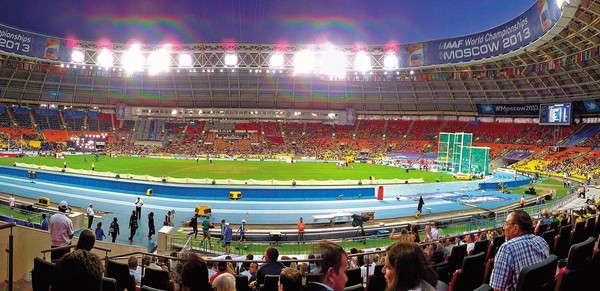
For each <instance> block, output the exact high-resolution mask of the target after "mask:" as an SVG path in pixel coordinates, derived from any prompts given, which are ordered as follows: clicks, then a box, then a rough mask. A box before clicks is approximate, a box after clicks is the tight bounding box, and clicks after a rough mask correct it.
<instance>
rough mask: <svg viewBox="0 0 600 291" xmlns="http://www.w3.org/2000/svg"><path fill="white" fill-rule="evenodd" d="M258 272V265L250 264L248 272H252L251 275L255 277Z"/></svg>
mask: <svg viewBox="0 0 600 291" xmlns="http://www.w3.org/2000/svg"><path fill="white" fill-rule="evenodd" d="M256 270H258V264H257V263H250V269H249V270H248V272H250V274H252V275H254V274H255V273H256Z"/></svg>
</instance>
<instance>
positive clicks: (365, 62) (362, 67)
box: [354, 51, 372, 73]
mask: <svg viewBox="0 0 600 291" xmlns="http://www.w3.org/2000/svg"><path fill="white" fill-rule="evenodd" d="M371 68H372V65H371V56H369V55H368V54H367V53H366V52H364V51H360V52H358V53H357V54H356V58H355V59H354V69H355V70H356V71H358V72H362V73H366V72H368V71H370V70H371Z"/></svg>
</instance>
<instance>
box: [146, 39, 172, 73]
mask: <svg viewBox="0 0 600 291" xmlns="http://www.w3.org/2000/svg"><path fill="white" fill-rule="evenodd" d="M170 50H171V46H170V45H168V44H166V45H164V46H163V47H162V48H161V49H159V50H157V51H154V52H153V53H152V54H150V57H149V58H148V65H150V74H156V73H158V72H164V71H168V70H169V67H170V66H171V56H170V55H169V53H170Z"/></svg>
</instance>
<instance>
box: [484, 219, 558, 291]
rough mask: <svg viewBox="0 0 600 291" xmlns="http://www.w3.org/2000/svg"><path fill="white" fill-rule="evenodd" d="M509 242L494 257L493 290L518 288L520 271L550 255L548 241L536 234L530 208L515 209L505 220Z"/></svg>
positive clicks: (505, 230) (491, 284) (507, 240)
mask: <svg viewBox="0 0 600 291" xmlns="http://www.w3.org/2000/svg"><path fill="white" fill-rule="evenodd" d="M503 229H504V234H505V235H506V242H505V243H503V244H502V245H501V246H500V248H498V252H497V253H496V256H495V257H494V269H493V270H492V275H491V278H490V286H492V288H494V290H515V288H516V287H517V280H518V276H519V272H521V269H523V268H524V267H527V266H529V265H533V264H536V263H539V262H541V261H543V260H545V259H546V258H548V256H550V248H549V246H548V243H546V241H545V240H544V239H543V238H542V237H541V236H536V235H534V234H533V221H532V220H531V217H530V216H529V214H527V212H525V211H522V210H515V211H513V212H512V213H511V214H509V215H508V217H507V218H506V221H505V222H504V226H503Z"/></svg>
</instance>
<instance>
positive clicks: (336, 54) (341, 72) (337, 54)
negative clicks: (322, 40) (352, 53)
mask: <svg viewBox="0 0 600 291" xmlns="http://www.w3.org/2000/svg"><path fill="white" fill-rule="evenodd" d="M321 71H322V72H323V73H324V74H326V75H328V76H330V77H338V78H342V77H344V76H345V75H346V55H344V53H343V52H341V51H339V50H337V49H336V48H335V46H333V45H331V44H327V45H325V50H324V51H323V54H322V55H321Z"/></svg>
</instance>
